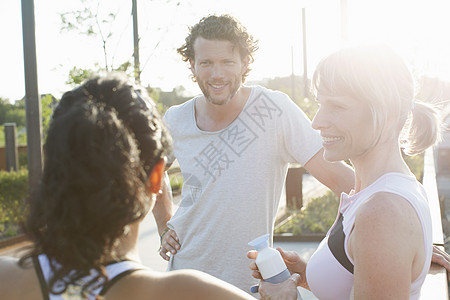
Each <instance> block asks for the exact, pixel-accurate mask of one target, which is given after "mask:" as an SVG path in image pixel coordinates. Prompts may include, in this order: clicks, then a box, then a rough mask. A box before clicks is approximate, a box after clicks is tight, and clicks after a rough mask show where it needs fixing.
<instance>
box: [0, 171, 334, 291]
mask: <svg viewBox="0 0 450 300" xmlns="http://www.w3.org/2000/svg"><path fill="white" fill-rule="evenodd" d="M325 191H326V188H325V187H323V186H321V184H320V183H318V182H317V180H316V179H314V178H313V177H312V176H311V175H308V174H304V175H303V195H304V198H305V199H309V198H310V197H311V196H318V195H320V194H321V193H324V192H325ZM178 197H179V196H178ZM175 202H176V203H178V202H179V200H178V201H175ZM285 203H286V200H285V199H281V202H280V209H279V212H281V211H282V210H283V209H284V206H285ZM159 243H160V241H159V234H158V230H157V227H156V223H155V219H154V218H153V215H152V214H151V213H150V214H149V215H148V216H147V217H146V218H145V219H144V220H143V221H142V223H141V228H140V235H139V248H138V249H139V254H140V257H141V260H142V263H143V264H144V265H146V266H148V267H150V268H151V269H153V270H155V271H161V272H164V271H166V269H167V262H166V261H165V260H163V259H162V258H161V257H160V256H159V254H158V248H159ZM24 245H26V244H25V243H21V244H18V245H15V246H13V247H9V248H4V249H1V250H0V256H2V255H7V256H17V255H18V254H17V249H18V248H20V247H22V246H24ZM274 246H275V247H278V246H279V247H282V248H283V249H286V250H292V251H296V252H298V253H299V254H300V255H301V256H302V257H304V258H306V259H308V258H309V257H310V256H311V255H312V253H313V252H314V251H315V249H316V248H317V246H318V243H299V242H294V243H292V242H277V243H275V245H274ZM300 292H301V294H302V297H303V299H304V300H313V299H316V298H315V297H314V296H313V295H312V294H311V293H310V292H308V291H306V290H303V289H301V291H300Z"/></svg>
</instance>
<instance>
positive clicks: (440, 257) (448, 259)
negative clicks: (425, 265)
mask: <svg viewBox="0 0 450 300" xmlns="http://www.w3.org/2000/svg"><path fill="white" fill-rule="evenodd" d="M431 262H433V263H436V264H438V265H441V266H443V267H444V268H445V269H446V270H447V273H449V272H450V256H449V255H448V253H447V252H445V251H444V250H441V249H440V248H439V247H437V246H433V256H432V257H431ZM447 279H448V281H450V276H447Z"/></svg>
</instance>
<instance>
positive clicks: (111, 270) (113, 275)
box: [33, 254, 148, 300]
mask: <svg viewBox="0 0 450 300" xmlns="http://www.w3.org/2000/svg"><path fill="white" fill-rule="evenodd" d="M33 264H34V268H35V270H36V274H37V275H38V278H39V283H40V285H41V290H42V296H43V299H44V300H65V299H88V300H95V299H96V296H97V295H104V294H106V292H107V290H108V289H109V288H110V287H111V286H112V285H113V284H114V283H116V282H117V281H118V280H119V279H121V278H123V277H124V276H126V275H128V274H130V273H132V272H134V271H137V270H143V269H148V268H147V267H145V266H144V265H142V264H141V263H138V262H135V261H131V260H124V261H120V262H116V263H112V264H109V265H107V266H105V267H106V274H107V275H108V281H107V282H106V283H105V284H104V285H102V286H100V287H98V288H96V289H94V290H93V291H92V293H91V294H89V295H88V297H87V298H82V296H81V291H82V284H83V283H86V282H89V281H90V280H91V279H92V277H93V275H92V276H86V277H83V278H82V279H80V280H79V281H78V282H79V285H70V286H68V287H67V289H66V291H65V292H64V293H63V294H59V295H55V294H52V293H50V288H49V285H48V284H49V282H50V279H51V278H52V276H53V271H52V269H51V267H50V262H49V260H48V258H47V256H46V255H44V254H41V255H39V256H38V257H37V258H36V257H34V258H33ZM92 272H94V271H92Z"/></svg>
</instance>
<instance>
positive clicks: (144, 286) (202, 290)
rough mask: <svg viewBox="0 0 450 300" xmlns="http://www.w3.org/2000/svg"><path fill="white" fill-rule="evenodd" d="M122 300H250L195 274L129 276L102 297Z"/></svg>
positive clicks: (220, 283)
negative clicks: (130, 299)
mask: <svg viewBox="0 0 450 300" xmlns="http://www.w3.org/2000/svg"><path fill="white" fill-rule="evenodd" d="M230 297H233V298H230ZM126 298H132V299H168V300H170V299H187V300H189V299H253V298H251V297H250V296H249V295H248V294H246V293H245V292H243V291H241V290H239V289H238V288H236V287H233V286H231V285H229V284H227V283H224V282H222V281H220V280H219V279H217V278H215V277H213V276H210V275H207V274H205V273H202V272H199V271H195V270H178V271H171V272H155V271H151V270H140V271H136V272H133V273H132V274H130V275H129V276H126V277H125V278H123V279H122V280H120V282H118V283H117V284H116V285H115V286H114V287H112V288H111V289H110V290H109V291H108V293H107V294H106V295H105V299H106V300H116V299H126Z"/></svg>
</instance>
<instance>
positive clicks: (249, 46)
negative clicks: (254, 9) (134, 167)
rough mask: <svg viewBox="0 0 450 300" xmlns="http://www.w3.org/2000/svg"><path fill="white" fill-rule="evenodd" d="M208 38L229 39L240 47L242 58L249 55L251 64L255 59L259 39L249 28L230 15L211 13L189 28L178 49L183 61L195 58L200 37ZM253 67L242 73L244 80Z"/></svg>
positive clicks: (243, 80)
mask: <svg viewBox="0 0 450 300" xmlns="http://www.w3.org/2000/svg"><path fill="white" fill-rule="evenodd" d="M199 36H200V37H202V38H204V39H207V40H222V41H229V42H231V43H232V44H233V45H236V46H237V47H238V48H239V54H240V56H241V58H245V57H247V56H248V57H249V65H250V64H251V63H252V62H253V61H254V57H253V55H254V54H255V52H256V50H258V41H257V40H255V39H254V38H253V36H252V35H250V34H249V33H248V32H247V29H246V28H245V27H244V26H243V25H242V24H241V23H240V22H239V21H238V20H236V19H235V18H234V17H232V16H230V15H221V16H217V15H209V16H207V17H204V18H202V19H201V20H200V22H198V23H197V24H195V25H194V26H192V27H190V28H189V35H188V36H187V37H186V39H185V43H184V44H183V45H182V46H181V47H180V48H178V49H177V52H178V53H179V54H181V56H182V57H183V61H185V62H187V61H189V60H194V59H195V51H194V43H195V41H196V39H197V38H198V37H199ZM250 71H251V69H250V68H249V67H248V66H247V70H246V71H245V72H244V74H242V82H245V79H246V78H247V76H248V74H249V73H250Z"/></svg>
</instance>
